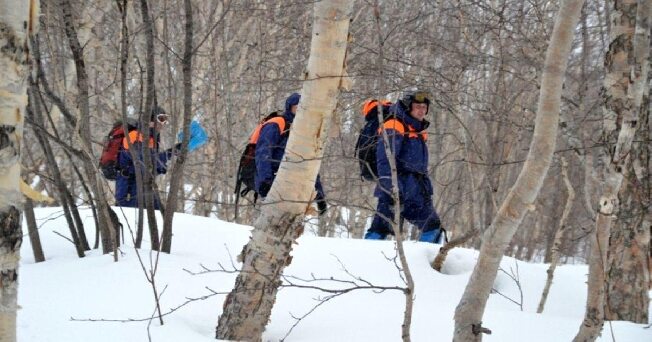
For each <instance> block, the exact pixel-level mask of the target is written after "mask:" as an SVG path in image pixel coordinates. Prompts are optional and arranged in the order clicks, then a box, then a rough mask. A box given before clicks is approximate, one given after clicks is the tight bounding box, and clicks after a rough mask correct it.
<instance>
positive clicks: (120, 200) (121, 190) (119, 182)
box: [115, 175, 136, 207]
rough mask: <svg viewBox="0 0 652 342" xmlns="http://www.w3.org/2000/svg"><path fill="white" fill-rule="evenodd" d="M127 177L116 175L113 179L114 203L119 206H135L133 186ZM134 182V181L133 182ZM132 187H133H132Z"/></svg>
mask: <svg viewBox="0 0 652 342" xmlns="http://www.w3.org/2000/svg"><path fill="white" fill-rule="evenodd" d="M131 183H132V182H131V180H130V179H129V178H127V177H123V176H120V175H119V176H118V177H117V178H116V180H115V205H117V206H120V207H135V203H136V198H135V192H134V194H133V195H132V191H133V190H135V187H134V186H133V185H132V184H131ZM134 183H135V182H134ZM132 188H133V189H132Z"/></svg>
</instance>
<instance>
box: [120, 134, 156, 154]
mask: <svg viewBox="0 0 652 342" xmlns="http://www.w3.org/2000/svg"><path fill="white" fill-rule="evenodd" d="M127 138H128V139H129V142H127ZM140 142H143V135H142V134H140V132H138V131H131V132H129V135H127V136H125V137H124V138H122V147H123V148H124V149H125V150H128V149H129V143H131V144H132V145H133V144H135V143H140ZM149 147H150V148H154V138H152V137H150V138H149Z"/></svg>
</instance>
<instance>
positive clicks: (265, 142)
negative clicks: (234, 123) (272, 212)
mask: <svg viewBox="0 0 652 342" xmlns="http://www.w3.org/2000/svg"><path fill="white" fill-rule="evenodd" d="M280 140H281V132H280V129H279V126H278V124H276V123H273V122H270V123H268V124H266V125H264V126H263V128H262V129H261V130H260V135H259V137H258V142H257V143H256V158H255V160H256V186H257V187H258V190H259V191H258V192H259V194H260V195H261V196H262V197H266V196H267V191H269V188H270V187H271V185H272V182H273V181H274V169H273V166H272V163H273V162H274V160H273V159H272V151H273V149H274V148H275V147H276V146H277V145H278V142H279V141H280Z"/></svg>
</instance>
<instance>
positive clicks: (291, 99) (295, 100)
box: [283, 93, 301, 122]
mask: <svg viewBox="0 0 652 342" xmlns="http://www.w3.org/2000/svg"><path fill="white" fill-rule="evenodd" d="M300 100H301V95H299V94H298V93H292V94H291V95H290V96H288V98H287V99H285V111H284V112H283V116H284V117H285V120H286V121H287V122H292V121H294V113H292V110H291V109H292V106H295V105H298V104H299V101H300Z"/></svg>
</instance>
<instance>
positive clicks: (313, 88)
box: [216, 0, 353, 341]
mask: <svg viewBox="0 0 652 342" xmlns="http://www.w3.org/2000/svg"><path fill="white" fill-rule="evenodd" d="M352 3H353V2H352V1H351V0H333V1H321V2H316V3H315V5H314V6H315V7H314V26H313V35H312V43H311V49H310V57H309V60H308V68H307V72H306V74H305V82H304V85H303V89H302V95H303V96H302V99H301V103H300V104H299V109H298V112H297V115H296V118H295V120H294V123H293V124H292V133H291V134H290V138H289V140H288V144H287V147H286V150H285V155H284V157H283V161H282V163H281V166H280V168H279V171H278V173H277V175H276V180H275V181H274V183H273V185H272V188H271V189H270V191H269V194H268V196H267V198H266V199H265V202H264V203H263V206H262V212H261V215H260V217H259V218H258V219H257V220H256V223H255V225H254V226H255V229H254V231H253V233H252V238H251V240H250V241H249V243H248V244H247V245H246V246H245V247H244V249H243V251H242V254H241V255H240V258H241V259H242V260H243V267H242V270H241V272H240V274H239V275H238V277H237V279H236V283H235V287H234V288H233V290H232V291H231V293H230V294H229V295H228V296H227V298H226V300H225V302H224V310H223V313H222V315H221V316H220V318H219V321H218V325H217V329H216V337H217V338H218V339H226V340H247V341H260V340H261V338H262V333H263V331H264V329H265V326H266V325H267V322H268V321H269V317H270V314H271V311H272V306H273V305H274V301H275V300H276V293H277V291H278V287H279V285H281V280H280V276H281V273H282V272H283V269H284V268H285V266H287V265H289V264H290V262H291V260H292V257H291V256H290V251H291V250H292V245H293V244H294V243H295V241H296V239H297V238H298V237H299V236H300V235H301V233H302V232H303V225H304V223H303V217H304V213H305V212H306V210H307V209H308V206H310V201H311V196H312V193H313V191H314V186H315V179H316V178H317V174H318V172H319V167H320V165H321V156H322V154H323V148H324V144H325V142H326V138H327V132H328V131H329V126H330V124H331V117H332V115H333V111H334V110H335V106H336V101H337V95H338V93H339V87H340V84H341V76H342V74H343V72H344V60H345V53H346V46H347V34H348V29H349V20H350V17H351V11H352Z"/></svg>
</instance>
